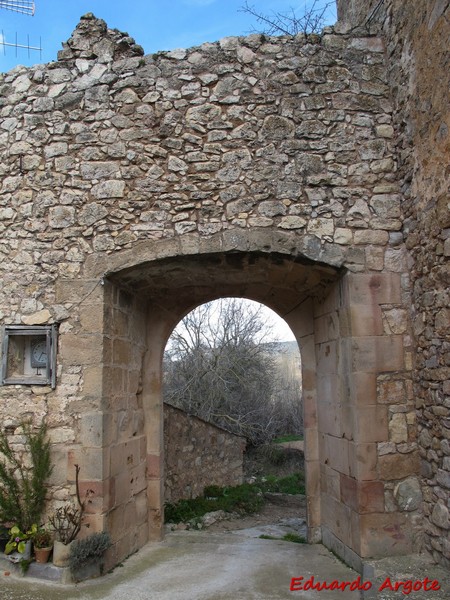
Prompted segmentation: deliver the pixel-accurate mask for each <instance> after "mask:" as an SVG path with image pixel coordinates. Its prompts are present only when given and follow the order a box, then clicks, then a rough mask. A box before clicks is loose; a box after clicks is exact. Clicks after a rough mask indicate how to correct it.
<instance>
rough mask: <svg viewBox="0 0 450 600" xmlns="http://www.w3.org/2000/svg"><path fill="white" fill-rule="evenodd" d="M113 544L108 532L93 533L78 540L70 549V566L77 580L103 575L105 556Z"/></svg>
mask: <svg viewBox="0 0 450 600" xmlns="http://www.w3.org/2000/svg"><path fill="white" fill-rule="evenodd" d="M110 546H111V537H110V535H109V533H108V532H106V531H102V532H101V533H93V534H92V535H90V536H88V537H86V538H84V539H82V540H76V541H75V542H74V543H73V544H72V547H71V549H70V556H69V566H70V571H71V573H72V576H73V579H74V581H75V582H78V581H83V580H84V579H89V578H90V577H99V576H100V575H103V570H104V563H103V556H104V554H105V552H106V551H107V550H108V548H109V547H110Z"/></svg>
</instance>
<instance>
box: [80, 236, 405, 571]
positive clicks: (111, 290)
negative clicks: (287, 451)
mask: <svg viewBox="0 0 450 600" xmlns="http://www.w3.org/2000/svg"><path fill="white" fill-rule="evenodd" d="M297 239H298V238H297V236H295V235H293V234H291V235H289V234H286V235H281V236H280V235H278V234H275V235H274V234H273V233H271V232H261V231H245V232H242V231H239V232H234V231H229V232H227V233H226V234H221V235H217V236H212V237H211V238H201V237H200V236H196V235H189V236H185V237H184V238H183V237H180V238H178V239H172V240H169V241H162V242H159V243H155V242H152V243H142V244H141V245H137V246H135V247H134V248H133V250H130V251H124V252H122V253H118V254H115V255H113V256H112V257H111V256H104V257H102V258H99V257H98V256H97V258H96V260H95V261H94V262H92V263H91V264H89V263H86V266H85V273H84V275H85V277H86V278H87V279H88V280H91V281H92V279H94V280H96V279H98V278H100V279H101V281H102V283H103V286H102V289H103V297H102V298H101V300H100V301H101V307H102V311H103V331H102V336H103V338H102V340H103V341H102V344H103V350H102V352H103V365H102V368H101V369H98V370H97V371H96V372H97V377H99V378H100V380H101V381H99V385H100V387H101V390H102V392H101V405H102V409H103V422H104V424H105V429H104V437H105V442H104V447H105V449H106V450H107V452H108V453H109V462H108V461H106V462H105V468H104V472H103V479H104V481H105V482H109V483H108V485H109V486H110V487H112V489H113V494H112V495H111V497H110V499H109V504H108V500H107V499H106V505H105V506H104V508H105V510H104V512H103V519H104V523H105V524H106V526H107V528H108V529H109V530H110V531H111V532H112V535H113V537H114V539H115V540H116V542H117V543H116V551H117V555H116V560H120V558H121V557H122V556H124V555H125V554H127V553H129V552H130V551H131V550H134V549H137V548H138V547H140V546H141V545H143V543H145V541H146V540H147V539H158V538H160V537H161V535H162V509H163V507H162V498H163V473H162V469H163V456H162V448H163V446H162V401H161V383H162V374H161V366H162V356H163V352H164V348H165V345H166V342H167V340H168V338H169V336H170V333H171V332H172V330H173V328H174V327H175V325H176V324H177V323H178V321H179V320H180V319H181V318H182V317H183V316H184V315H185V314H186V313H187V312H189V311H190V310H191V309H192V308H194V307H195V306H197V305H198V304H201V303H203V302H206V301H208V300H212V299H215V298H218V297H224V296H241V297H246V298H249V299H252V300H256V301H259V302H262V303H263V304H265V305H267V306H268V307H269V308H272V309H273V310H275V312H277V313H278V314H279V315H280V316H281V317H283V318H284V319H285V320H286V322H287V323H288V325H289V326H290V327H291V329H292V331H293V332H294V334H295V336H296V339H297V341H298V343H299V346H300V349H301V353H302V370H303V386H304V405H305V418H304V421H305V442H306V476H307V489H308V498H307V508H308V537H309V540H310V541H311V542H317V541H320V540H322V541H323V542H324V543H325V544H326V545H328V546H330V547H332V548H333V549H335V550H336V551H337V552H339V554H340V555H341V556H343V557H344V558H345V559H346V560H347V561H348V562H350V563H351V564H352V565H354V566H355V567H357V568H361V564H362V563H361V560H362V558H364V557H368V556H376V555H378V554H380V553H389V552H394V553H402V552H405V551H406V550H407V548H409V544H410V536H409V535H408V534H405V535H404V536H403V537H402V541H401V543H399V542H398V537H397V536H396V534H395V531H396V528H402V527H404V526H406V524H407V516H405V515H404V514H402V513H400V512H390V513H385V512H384V509H385V500H384V494H385V485H384V482H383V469H384V473H386V477H387V479H393V476H391V475H390V474H389V473H388V472H387V471H388V470H389V465H387V466H385V467H383V466H380V462H381V461H378V462H377V444H378V443H379V442H383V441H387V439H388V422H387V408H386V406H379V403H378V401H377V389H376V374H377V373H379V372H383V373H387V372H391V371H398V370H400V369H401V368H403V364H404V363H403V360H404V359H403V350H402V340H401V339H400V338H399V337H398V336H391V335H382V331H380V330H379V321H380V320H381V306H382V305H383V306H385V305H390V304H396V303H398V302H399V301H400V279H399V277H400V276H399V275H397V274H393V273H388V274H360V273H350V272H348V271H347V270H346V269H345V268H342V267H340V266H336V265H331V264H327V263H325V262H322V261H320V260H319V259H318V257H316V260H313V259H312V258H311V257H310V256H305V254H304V253H302V252H301V251H299V249H298V242H297ZM107 424H110V425H111V427H112V430H114V432H115V433H114V435H113V434H112V433H111V431H110V430H109V429H108V428H109V426H110V425H107ZM405 468H406V471H405V472H404V473H402V474H401V476H403V477H405V476H407V475H409V474H410V472H409V471H408V469H409V470H410V471H411V473H415V469H416V465H415V464H412V465H409V464H408V465H406V467H405ZM396 477H397V475H396ZM112 498H114V500H112ZM147 511H148V512H147Z"/></svg>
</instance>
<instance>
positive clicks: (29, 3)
mask: <svg viewBox="0 0 450 600" xmlns="http://www.w3.org/2000/svg"><path fill="white" fill-rule="evenodd" d="M0 8H3V9H5V10H12V11H13V12H17V13H20V14H22V15H29V16H31V17H32V16H34V10H35V4H34V0H0ZM0 46H3V52H4V53H5V52H6V47H7V46H10V47H11V48H15V49H16V56H17V50H18V48H25V50H28V57H29V56H30V50H37V51H39V52H41V53H42V45H41V40H40V39H39V46H30V38H29V37H28V42H27V44H19V43H18V41H17V32H16V41H15V42H14V43H10V42H7V41H5V35H4V33H3V31H2V32H1V33H0Z"/></svg>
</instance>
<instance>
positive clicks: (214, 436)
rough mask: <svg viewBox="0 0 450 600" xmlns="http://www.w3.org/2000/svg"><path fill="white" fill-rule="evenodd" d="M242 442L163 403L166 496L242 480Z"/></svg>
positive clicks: (196, 493) (177, 497) (182, 495)
mask: <svg viewBox="0 0 450 600" xmlns="http://www.w3.org/2000/svg"><path fill="white" fill-rule="evenodd" d="M245 446H246V442H245V439H244V438H240V437H239V436H236V435H233V434H231V433H229V432H228V431H226V430H224V429H220V428H219V427H215V426H214V425H212V424H211V423H207V422H205V421H202V419H198V418H197V417H193V416H189V415H187V414H186V413H184V412H183V411H181V410H178V409H177V408H174V407H173V406H171V405H170V404H165V405H164V448H165V468H166V473H165V498H166V500H167V501H168V502H176V501H177V500H180V499H182V498H196V497H197V496H202V495H203V490H204V488H205V487H206V486H207V485H218V486H219V487H226V486H228V485H239V484H241V483H242V478H243V454H244V449H245Z"/></svg>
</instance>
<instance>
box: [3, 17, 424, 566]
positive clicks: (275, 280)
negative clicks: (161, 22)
mask: <svg viewBox="0 0 450 600" xmlns="http://www.w3.org/2000/svg"><path fill="white" fill-rule="evenodd" d="M383 50H384V48H383V43H382V41H381V40H380V39H378V38H375V37H362V36H356V37H355V36H350V35H344V34H338V33H336V32H334V31H332V30H330V31H329V32H328V33H326V34H324V35H323V36H321V37H318V36H315V37H313V38H304V37H301V36H298V37H296V38H293V39H291V38H264V37H263V36H259V35H253V36H249V37H246V38H227V39H225V40H222V41H221V42H219V43H216V44H205V45H203V46H201V47H199V48H194V49H191V50H187V51H184V50H176V51H173V52H167V53H161V54H159V55H155V56H142V52H141V49H140V48H139V47H138V46H136V45H134V42H133V41H132V40H131V39H130V38H129V37H127V36H125V35H124V34H121V33H120V32H118V31H116V30H115V31H111V30H108V29H107V27H106V25H105V24H104V22H102V21H100V20H98V19H96V18H95V17H93V16H92V15H86V16H85V17H83V18H82V20H81V22H80V24H79V26H78V27H77V29H76V30H75V32H74V34H73V37H72V38H71V39H70V40H69V41H68V42H67V44H65V46H64V49H63V50H62V51H61V52H60V54H59V57H58V61H57V62H55V63H51V64H49V65H44V66H42V65H40V66H37V67H32V68H30V69H25V68H18V69H15V70H14V71H12V72H11V73H8V74H5V75H3V76H2V96H3V109H2V110H3V113H2V114H3V120H2V125H1V126H2V132H1V133H0V147H1V149H2V152H3V154H4V155H5V156H6V159H5V161H4V162H3V164H2V166H1V171H0V179H1V184H2V188H1V189H2V196H1V203H0V219H1V221H0V223H1V227H2V239H1V241H0V256H1V257H2V260H1V265H0V269H1V270H2V282H3V285H2V289H1V290H0V316H1V318H2V322H3V324H4V326H5V327H4V330H5V336H4V337H6V338H7V339H8V340H9V342H10V343H12V342H14V340H15V337H19V336H18V332H19V331H23V330H21V329H19V328H17V326H18V325H20V326H21V327H24V326H25V327H28V328H29V330H27V331H26V336H25V337H27V336H28V337H29V339H30V340H31V342H30V343H31V347H33V343H34V341H33V340H34V338H33V336H35V335H37V336H38V337H39V340H36V341H40V340H41V337H40V336H43V335H44V333H45V335H47V331H49V329H48V327H49V326H50V325H52V324H56V323H58V324H59V328H58V329H59V330H58V348H57V352H55V350H56V347H55V346H54V345H53V346H51V342H50V341H49V342H48V344H50V345H49V346H48V348H51V350H52V352H53V353H54V355H55V356H54V363H52V364H49V365H47V366H48V368H49V372H48V373H47V372H46V375H43V374H42V373H41V374H40V375H39V376H37V379H36V378H35V379H33V380H29V381H27V380H26V377H27V376H28V375H27V373H26V372H25V371H26V367H24V372H23V373H22V374H20V373H19V375H17V373H10V372H8V369H9V368H10V365H9V362H8V360H9V359H8V352H9V346H8V345H7V344H5V345H4V346H3V356H4V373H3V381H4V384H5V385H4V386H3V387H2V388H0V397H1V398H2V399H8V402H2V404H1V405H0V414H1V415H2V420H3V421H4V422H5V423H10V424H11V425H14V424H15V423H17V415H18V413H22V414H32V415H33V418H34V419H35V420H36V421H39V420H40V419H42V418H45V419H46V420H47V422H48V424H49V428H50V436H51V440H52V456H53V459H54V462H55V465H56V468H55V470H54V474H53V476H52V481H51V485H52V488H51V489H52V491H53V492H54V498H56V499H59V500H61V498H63V497H64V493H65V492H66V491H68V492H72V493H73V474H74V470H73V465H74V464H78V465H80V467H81V471H80V480H81V485H82V488H83V489H92V490H93V492H94V496H93V497H92V503H91V504H90V505H89V513H90V514H88V515H87V520H88V522H89V523H90V524H91V526H92V527H91V530H92V529H95V530H101V529H103V528H106V529H107V530H108V531H109V532H110V533H111V535H112V538H113V541H114V547H113V551H112V552H111V556H110V563H111V564H113V563H117V562H118V561H120V560H121V559H122V558H123V557H125V556H127V555H129V554H130V553H131V552H133V551H134V550H136V549H138V548H139V547H141V546H142V545H143V544H144V543H145V542H146V541H147V540H148V539H149V538H153V539H156V538H158V537H159V536H160V535H161V532H162V502H163V498H162V476H163V473H162V461H163V450H162V420H161V411H162V400H161V363H162V354H163V350H164V346H165V343H166V341H167V339H168V337H169V335H170V333H171V331H172V329H173V327H174V326H175V325H176V323H177V322H178V321H179V319H180V318H181V317H183V316H184V315H185V314H186V313H187V312H188V311H189V310H191V309H192V308H193V307H195V306H196V305H198V304H200V303H202V302H205V301H207V300H211V299H214V298H218V297H223V296H242V297H246V298H250V299H253V300H257V301H259V302H262V303H264V304H266V305H267V306H269V307H270V308H272V309H274V310H275V311H276V312H277V313H278V314H279V315H281V316H282V317H284V318H285V320H286V321H287V323H288V324H289V325H290V327H291V329H292V330H293V332H294V333H295V335H296V337H297V340H298V342H299V345H300V349H301V353H302V365H303V386H304V398H305V418H304V421H305V435H306V465H307V466H306V474H307V489H308V531H309V539H310V541H312V542H316V541H319V540H323V542H324V543H325V544H327V545H328V546H330V547H332V548H333V549H334V550H335V551H336V552H338V553H339V554H340V555H341V556H342V557H344V559H345V560H346V561H347V562H349V563H350V564H352V565H354V566H355V567H357V568H361V564H362V560H363V559H364V558H366V557H376V556H382V555H388V554H398V553H406V552H409V551H410V550H411V549H412V544H413V541H414V536H415V534H416V532H417V529H416V528H417V523H418V518H419V516H420V513H419V510H420V502H421V491H420V486H419V482H418V478H417V475H418V452H417V448H416V445H415V444H414V440H415V431H416V426H415V413H414V406H413V403H412V390H411V381H410V378H411V376H410V370H411V367H412V365H411V338H410V329H409V320H408V304H409V296H408V293H409V286H408V273H407V253H406V250H405V248H404V246H403V241H402V240H403V238H402V234H401V232H400V230H401V226H402V211H401V194H400V190H399V188H398V184H397V181H396V175H395V173H396V158H395V154H394V149H393V146H392V137H393V127H392V123H391V110H392V109H391V103H390V100H389V95H388V87H387V85H386V76H385V71H386V69H385V64H384V54H383ZM39 328H42V331H41V330H40V329H39ZM6 334H7V335H6ZM46 339H47V338H46ZM48 339H50V338H48ZM52 339H55V338H52ZM15 342H16V343H17V344H18V346H20V343H21V340H15ZM27 351H28V350H27V348H26V346H25V345H24V347H23V352H24V355H26V353H27ZM30 360H31V364H32V365H33V360H37V359H33V358H31V359H30ZM47 360H48V361H50V355H49V356H48V358H47ZM52 360H53V359H52ZM25 362H26V356H25ZM35 364H37V363H35ZM20 375H23V377H22V379H21V378H20ZM33 376H34V375H33ZM30 377H31V375H30ZM39 377H41V378H42V377H43V379H39ZM11 383H13V384H14V386H13V387H11V386H10V385H8V384H11ZM52 383H53V385H52Z"/></svg>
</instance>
